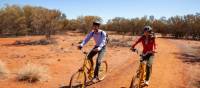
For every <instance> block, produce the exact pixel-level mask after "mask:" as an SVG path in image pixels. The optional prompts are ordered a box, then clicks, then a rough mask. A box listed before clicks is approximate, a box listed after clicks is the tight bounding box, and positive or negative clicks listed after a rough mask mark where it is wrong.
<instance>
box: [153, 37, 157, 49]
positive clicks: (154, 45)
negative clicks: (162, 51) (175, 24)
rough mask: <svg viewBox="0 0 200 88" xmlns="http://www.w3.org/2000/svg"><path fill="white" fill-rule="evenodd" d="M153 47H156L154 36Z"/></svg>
mask: <svg viewBox="0 0 200 88" xmlns="http://www.w3.org/2000/svg"><path fill="white" fill-rule="evenodd" d="M153 47H154V50H155V49H156V48H157V47H156V41H155V38H154V42H153Z"/></svg>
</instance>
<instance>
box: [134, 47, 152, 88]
mask: <svg viewBox="0 0 200 88" xmlns="http://www.w3.org/2000/svg"><path fill="white" fill-rule="evenodd" d="M133 51H134V52H136V53H137V54H138V55H139V56H140V60H139V67H138V69H137V71H136V76H135V77H137V78H139V81H138V83H137V86H136V88H142V87H144V86H143V85H142V83H144V80H145V78H146V63H147V62H146V60H143V56H146V55H147V54H149V53H154V52H147V53H146V54H142V53H141V52H139V50H137V49H134V50H133ZM132 82H133V80H132ZM131 86H133V85H132V83H131Z"/></svg>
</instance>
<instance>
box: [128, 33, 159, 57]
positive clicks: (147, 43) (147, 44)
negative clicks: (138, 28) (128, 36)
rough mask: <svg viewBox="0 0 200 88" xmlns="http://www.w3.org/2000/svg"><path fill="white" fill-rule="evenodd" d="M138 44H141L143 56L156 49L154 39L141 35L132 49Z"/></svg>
mask: <svg viewBox="0 0 200 88" xmlns="http://www.w3.org/2000/svg"><path fill="white" fill-rule="evenodd" d="M139 42H142V46H143V53H144V54H145V53H146V52H148V51H154V49H156V44H155V37H146V36H144V35H143V36H141V37H140V38H139V39H138V40H137V41H136V42H135V44H133V46H132V47H133V48H134V47H135V46H136V45H137V44H138V43H139Z"/></svg>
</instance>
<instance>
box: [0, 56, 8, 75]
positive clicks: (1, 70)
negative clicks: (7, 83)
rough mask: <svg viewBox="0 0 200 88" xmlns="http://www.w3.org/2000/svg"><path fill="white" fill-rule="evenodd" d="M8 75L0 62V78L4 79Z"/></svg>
mask: <svg viewBox="0 0 200 88" xmlns="http://www.w3.org/2000/svg"><path fill="white" fill-rule="evenodd" d="M8 73H9V71H8V69H7V68H6V66H5V64H4V63H3V62H2V61H1V60H0V78H4V77H6V76H7V74H8Z"/></svg>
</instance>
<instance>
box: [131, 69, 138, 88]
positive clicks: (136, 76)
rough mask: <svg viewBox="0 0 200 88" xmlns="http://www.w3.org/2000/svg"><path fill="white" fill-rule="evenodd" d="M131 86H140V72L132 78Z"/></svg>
mask: <svg viewBox="0 0 200 88" xmlns="http://www.w3.org/2000/svg"><path fill="white" fill-rule="evenodd" d="M130 88H140V73H137V74H136V75H135V76H134V77H133V78H132V81H131V85H130Z"/></svg>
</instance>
